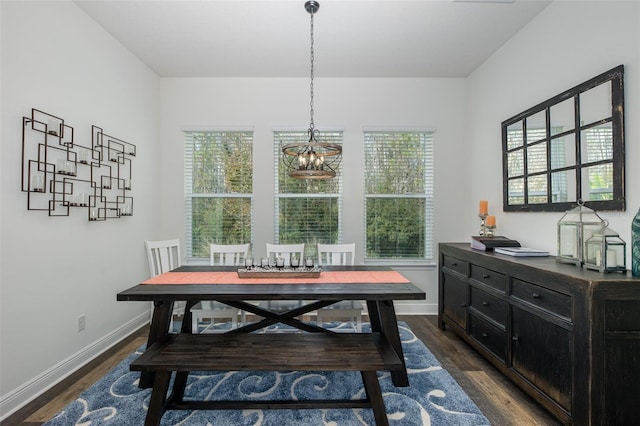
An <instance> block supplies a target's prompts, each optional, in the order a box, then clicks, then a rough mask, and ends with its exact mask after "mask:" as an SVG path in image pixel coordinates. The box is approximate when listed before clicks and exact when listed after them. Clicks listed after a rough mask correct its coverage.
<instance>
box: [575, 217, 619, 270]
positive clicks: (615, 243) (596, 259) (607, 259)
mask: <svg viewBox="0 0 640 426" xmlns="http://www.w3.org/2000/svg"><path fill="white" fill-rule="evenodd" d="M626 247H627V244H626V243H625V242H624V241H623V240H622V238H620V235H618V233H617V232H615V231H613V230H611V229H610V228H608V227H607V226H606V225H603V226H602V227H601V228H600V229H599V230H598V231H596V232H594V233H593V235H592V236H591V238H589V239H588V240H587V241H586V243H585V250H586V251H585V257H584V267H585V268H586V269H595V270H597V271H600V272H616V271H618V272H626V270H627V259H626V257H627V256H626Z"/></svg>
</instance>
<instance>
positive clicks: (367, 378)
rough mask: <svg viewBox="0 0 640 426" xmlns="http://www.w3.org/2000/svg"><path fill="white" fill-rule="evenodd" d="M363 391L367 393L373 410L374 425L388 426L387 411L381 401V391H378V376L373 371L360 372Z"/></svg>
mask: <svg viewBox="0 0 640 426" xmlns="http://www.w3.org/2000/svg"><path fill="white" fill-rule="evenodd" d="M360 373H361V374H362V381H363V383H364V390H365V392H366V393H367V397H368V398H369V401H371V408H372V409H373V417H374V418H375V419H376V425H378V426H388V425H389V420H388V419H387V410H386V408H385V406H384V400H383V399H382V391H381V390H380V382H378V374H377V373H376V372H375V371H361V372H360Z"/></svg>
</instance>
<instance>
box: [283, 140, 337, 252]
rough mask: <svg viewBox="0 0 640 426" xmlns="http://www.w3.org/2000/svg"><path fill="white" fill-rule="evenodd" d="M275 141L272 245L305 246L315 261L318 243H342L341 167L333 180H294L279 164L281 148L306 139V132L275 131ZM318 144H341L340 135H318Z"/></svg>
mask: <svg viewBox="0 0 640 426" xmlns="http://www.w3.org/2000/svg"><path fill="white" fill-rule="evenodd" d="M273 138H274V144H273V145H274V156H275V160H274V164H275V168H276V169H275V173H276V188H275V223H274V229H275V243H277V244H300V243H305V256H311V257H313V258H316V257H317V256H316V255H317V253H316V252H317V244H318V243H324V244H336V243H340V242H341V240H342V165H340V166H339V168H338V169H337V170H336V177H335V178H332V179H294V178H291V177H289V175H288V173H287V171H286V170H285V169H284V166H283V165H282V161H281V159H282V146H283V145H286V144H289V143H294V142H299V141H301V140H304V141H307V140H308V139H309V137H308V134H307V132H290V131H277V132H274V133H273ZM318 140H319V141H326V142H331V143H338V144H341V143H342V132H320V133H319V135H318Z"/></svg>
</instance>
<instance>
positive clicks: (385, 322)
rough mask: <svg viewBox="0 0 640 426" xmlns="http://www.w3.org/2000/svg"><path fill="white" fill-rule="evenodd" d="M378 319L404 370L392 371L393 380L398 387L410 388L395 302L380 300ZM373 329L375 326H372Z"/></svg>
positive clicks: (377, 303) (378, 302)
mask: <svg viewBox="0 0 640 426" xmlns="http://www.w3.org/2000/svg"><path fill="white" fill-rule="evenodd" d="M376 305H377V311H378V317H379V322H380V327H381V332H382V334H383V335H384V336H385V337H386V339H387V341H388V342H389V344H390V345H391V347H392V348H393V349H394V350H395V351H396V353H397V354H398V357H400V362H401V363H402V368H401V369H399V370H395V371H391V380H392V382H393V385H394V386H396V387H407V386H409V376H408V375H407V366H406V365H405V362H404V353H403V352H402V341H401V340H400V332H399V330H398V321H397V319H396V311H395V309H394V307H393V300H380V301H377V302H376ZM372 328H373V326H372Z"/></svg>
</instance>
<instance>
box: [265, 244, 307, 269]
mask: <svg viewBox="0 0 640 426" xmlns="http://www.w3.org/2000/svg"><path fill="white" fill-rule="evenodd" d="M292 254H293V255H295V256H296V257H297V258H298V259H300V260H302V259H303V257H304V243H302V244H269V243H267V257H268V258H269V262H270V263H271V262H273V261H274V259H275V258H277V257H282V258H283V259H284V265H285V266H289V265H291V255H292Z"/></svg>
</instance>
